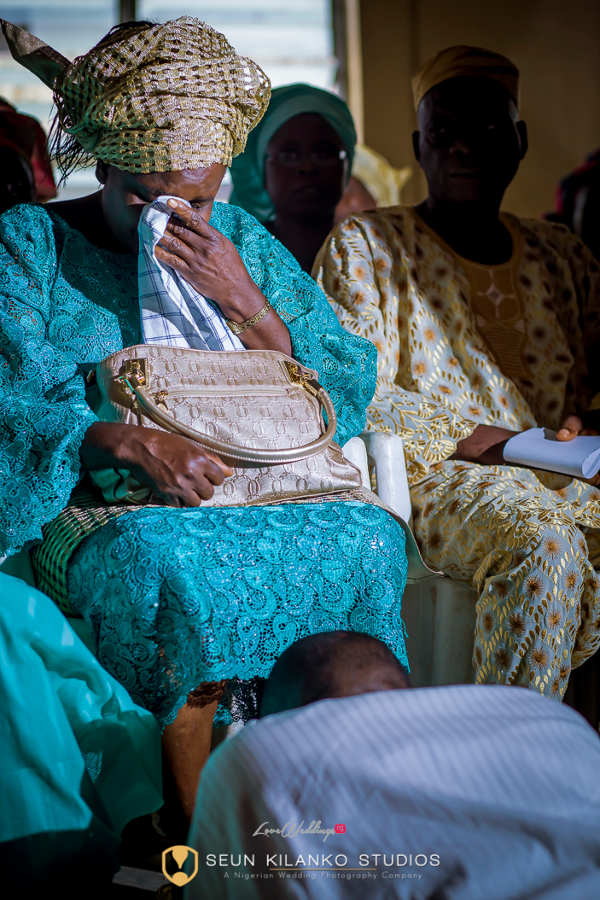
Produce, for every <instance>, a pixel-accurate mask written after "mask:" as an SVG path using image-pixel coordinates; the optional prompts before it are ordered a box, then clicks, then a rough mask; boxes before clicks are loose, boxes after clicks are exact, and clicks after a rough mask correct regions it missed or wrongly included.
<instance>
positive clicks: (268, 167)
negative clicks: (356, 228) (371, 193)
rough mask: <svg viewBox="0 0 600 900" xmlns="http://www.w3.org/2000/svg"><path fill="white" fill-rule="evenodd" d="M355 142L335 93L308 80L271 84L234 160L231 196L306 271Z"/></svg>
mask: <svg viewBox="0 0 600 900" xmlns="http://www.w3.org/2000/svg"><path fill="white" fill-rule="evenodd" d="M355 144H356V131H355V130H354V122H353V121H352V115H351V113H350V110H349V109H348V107H347V106H346V104H345V103H344V101H343V100H341V99H340V98H339V97H338V96H336V95H335V94H332V93H330V92H329V91H324V90H321V89H320V88H316V87H311V86H310V85H308V84H290V85H287V86H286V87H280V88H276V89H275V90H274V91H273V93H272V95H271V102H270V104H269V108H268V109H267V112H266V113H265V115H264V117H263V118H262V120H261V121H260V122H259V124H258V125H257V126H256V128H255V129H254V130H253V131H252V132H250V135H249V138H248V143H247V145H246V150H245V152H244V153H242V154H241V155H240V156H237V157H236V158H235V159H234V160H233V163H232V165H231V177H232V180H233V192H232V194H231V197H230V200H229V202H230V203H232V204H234V205H236V206H241V207H242V209H245V210H246V211H247V212H249V213H251V214H252V215H253V216H255V217H256V218H257V219H258V221H259V222H262V223H263V224H264V225H265V226H266V228H268V230H269V231H270V232H271V234H272V235H274V237H276V238H277V239H278V240H279V241H281V243H282V244H283V245H284V247H287V249H288V250H289V251H290V252H291V253H292V255H293V256H295V258H296V259H297V260H298V262H299V263H300V265H301V266H302V268H303V269H304V270H305V271H306V272H310V271H311V269H312V265H313V262H314V259H315V256H316V255H317V252H318V251H319V249H320V247H321V245H322V244H323V242H324V241H325V238H326V237H327V235H328V234H329V232H330V231H331V229H332V228H333V222H334V213H335V207H336V206H337V204H338V203H339V201H340V199H341V196H342V194H343V191H344V187H345V185H346V183H347V181H348V178H349V175H350V171H351V169H352V158H353V156H354V146H355Z"/></svg>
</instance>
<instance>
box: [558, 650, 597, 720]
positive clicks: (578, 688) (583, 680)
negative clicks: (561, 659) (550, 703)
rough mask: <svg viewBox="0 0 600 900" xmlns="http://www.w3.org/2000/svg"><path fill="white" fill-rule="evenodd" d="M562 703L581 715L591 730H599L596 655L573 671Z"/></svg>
mask: <svg viewBox="0 0 600 900" xmlns="http://www.w3.org/2000/svg"><path fill="white" fill-rule="evenodd" d="M564 702H565V703H567V704H568V705H569V706H572V707H573V709H575V710H577V712H578V713H581V715H582V716H583V717H584V719H587V721H588V722H589V723H590V725H591V726H592V728H595V729H597V730H598V729H600V658H599V656H598V653H594V655H593V656H591V657H590V658H589V659H587V660H586V661H585V662H584V663H583V665H582V666H579V668H578V669H574V670H573V672H572V673H571V677H570V679H569V685H568V687H567V691H566V693H565V698H564Z"/></svg>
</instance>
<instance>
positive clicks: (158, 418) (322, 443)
mask: <svg viewBox="0 0 600 900" xmlns="http://www.w3.org/2000/svg"><path fill="white" fill-rule="evenodd" d="M120 381H121V382H122V383H123V384H124V385H126V386H127V387H128V388H129V390H130V391H131V393H132V394H133V395H134V396H135V398H136V400H137V402H138V406H139V409H140V411H141V412H143V413H145V414H146V415H147V416H148V418H149V419H152V421H153V422H155V423H156V424H157V425H160V426H161V428H165V429H166V430H167V431H170V432H171V433H172V434H179V435H181V436H182V437H186V438H189V440H191V441H195V443H197V444H200V445H201V446H202V447H205V448H206V449H207V450H210V451H211V452H213V453H216V454H217V455H221V456H225V457H228V458H229V459H233V460H236V461H239V462H241V463H258V464H261V465H265V466H276V465H282V464H283V463H290V462H297V461H298V460H300V459H307V458H308V457H309V456H314V455H315V453H320V452H321V451H323V450H326V449H327V447H329V445H330V444H331V442H332V441H333V436H334V434H335V432H336V429H337V416H336V414H335V408H334V406H333V403H332V402H331V397H330V396H329V394H328V393H327V391H326V390H325V388H322V387H321V385H320V384H319V382H318V381H315V380H314V379H308V378H306V377H305V376H301V377H299V378H298V380H297V384H299V385H300V386H301V387H303V388H304V389H305V390H307V391H308V392H309V393H310V394H312V396H313V397H316V398H317V400H318V401H319V404H320V406H321V407H322V408H323V409H324V411H325V413H326V414H327V429H326V431H325V432H324V433H323V434H322V435H321V437H319V438H317V439H316V440H315V441H311V442H310V443H309V444H304V445H303V446H302V447H290V448H289V449H288V450H257V449H256V448H255V447H240V446H238V445H237V444H229V443H227V441H221V440H219V439H218V438H213V437H209V435H207V434H203V433H202V432H201V431H196V430H195V429H194V428H190V427H189V425H184V424H183V422H178V421H177V419H174V418H173V416H170V415H169V413H167V412H165V411H164V410H162V409H160V407H159V406H157V404H156V403H155V402H154V400H153V399H152V398H151V397H150V395H149V393H148V391H146V390H145V389H144V388H143V387H142V385H141V384H137V385H136V384H132V382H131V381H130V380H129V378H128V377H127V375H121V376H120Z"/></svg>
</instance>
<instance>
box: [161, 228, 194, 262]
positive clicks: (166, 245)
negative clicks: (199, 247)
mask: <svg viewBox="0 0 600 900" xmlns="http://www.w3.org/2000/svg"><path fill="white" fill-rule="evenodd" d="M158 250H162V251H163V253H170V254H171V255H172V256H175V257H177V258H178V259H182V260H183V261H184V262H186V263H188V264H189V263H190V262H192V260H193V259H194V250H193V248H192V247H189V246H188V245H187V244H186V243H185V242H184V241H182V240H180V239H179V238H178V237H175V236H174V235H173V234H170V233H169V232H168V231H165V233H164V234H163V236H162V237H161V239H160V241H159V242H158V244H157V245H156V247H155V248H154V253H155V255H158V254H157V251H158Z"/></svg>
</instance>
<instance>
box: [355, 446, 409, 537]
mask: <svg viewBox="0 0 600 900" xmlns="http://www.w3.org/2000/svg"><path fill="white" fill-rule="evenodd" d="M361 438H362V440H363V441H364V444H365V446H366V448H367V454H368V457H369V463H371V461H372V462H373V464H374V466H375V472H376V477H377V496H378V497H379V499H380V500H382V501H383V502H384V503H385V504H386V506H389V507H390V509H393V510H394V512H395V513H397V515H399V516H400V518H401V519H404V521H405V522H407V523H409V524H410V521H411V503H410V492H409V489H408V478H407V476H406V462H405V460H404V445H403V443H402V438H401V437H400V435H399V434H384V433H383V432H377V431H364V432H363V433H362V434H361Z"/></svg>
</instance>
